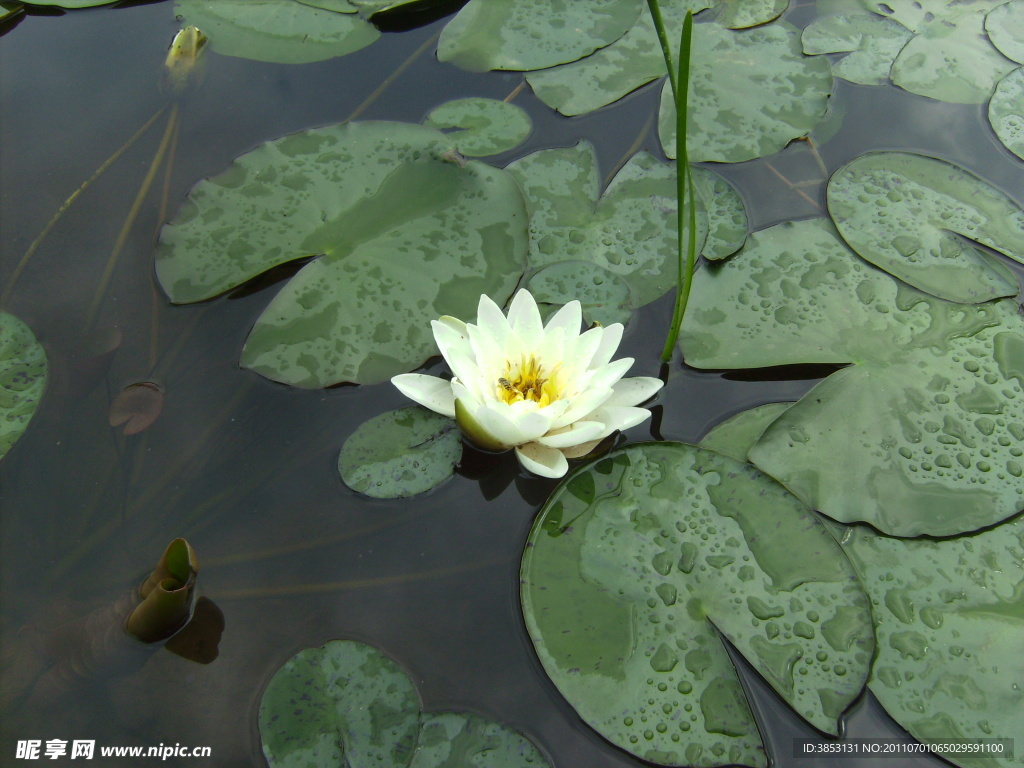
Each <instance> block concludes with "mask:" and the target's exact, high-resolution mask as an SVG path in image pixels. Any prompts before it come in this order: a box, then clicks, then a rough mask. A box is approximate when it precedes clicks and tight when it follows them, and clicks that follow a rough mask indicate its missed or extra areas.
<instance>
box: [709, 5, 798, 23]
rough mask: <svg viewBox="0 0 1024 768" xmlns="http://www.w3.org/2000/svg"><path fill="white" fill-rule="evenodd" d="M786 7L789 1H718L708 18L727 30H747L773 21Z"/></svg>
mask: <svg viewBox="0 0 1024 768" xmlns="http://www.w3.org/2000/svg"><path fill="white" fill-rule="evenodd" d="M788 7H789V0H719V2H718V4H717V5H713V6H712V7H711V11H710V12H709V18H710V19H713V20H714V21H716V22H718V23H719V24H721V25H722V26H723V27H728V28H729V29H749V28H750V27H756V26H758V25H759V24H767V23H768V22H769V21H774V20H775V19H777V18H779V16H781V15H782V14H783V13H785V11H786V8H788Z"/></svg>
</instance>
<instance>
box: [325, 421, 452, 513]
mask: <svg viewBox="0 0 1024 768" xmlns="http://www.w3.org/2000/svg"><path fill="white" fill-rule="evenodd" d="M461 456H462V438H461V437H460V436H459V430H458V428H457V427H456V426H455V421H454V420H453V419H449V418H448V417H447V416H442V415H440V414H438V413H433V412H432V411H428V410H427V409H426V408H419V407H417V406H411V407H409V408H399V409H398V410H397V411H389V412H388V413H382V414H381V415H380V416H376V417H374V418H372V419H370V420H369V421H367V422H365V423H364V424H363V425H362V426H360V427H359V429H357V430H356V431H355V432H354V433H353V434H352V436H351V437H349V439H348V440H346V441H345V444H344V445H343V446H342V448H341V455H340V456H339V457H338V472H339V473H340V474H341V479H342V480H344V481H345V485H347V486H348V487H349V488H351V489H352V490H353V491H357V492H359V493H365V494H366V495H367V496H373V497H374V498H377V499H401V498H405V497H407V496H415V495H416V494H418V493H424V492H426V491H429V490H430V489H431V488H434V487H435V486H437V485H440V484H441V483H443V482H444V481H445V480H447V479H448V478H449V477H451V476H452V474H453V473H454V472H455V465H456V464H457V463H458V461H459V459H460V458H461Z"/></svg>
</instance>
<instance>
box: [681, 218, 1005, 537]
mask: <svg viewBox="0 0 1024 768" xmlns="http://www.w3.org/2000/svg"><path fill="white" fill-rule="evenodd" d="M692 295H693V297H694V299H693V304H692V305H691V307H690V309H689V310H688V311H687V315H686V318H685V320H684V323H683V331H682V334H681V339H682V347H683V350H684V354H685V358H686V361H687V363H688V364H690V365H693V366H696V367H700V368H747V367H761V366H771V365H786V364H791V363H801V362H804V363H806V362H811V363H850V362H853V363H855V365H853V366H850V367H849V368H846V369H843V370H841V371H839V372H837V373H835V374H833V375H832V376H830V377H828V378H827V379H825V380H824V381H823V382H821V383H820V384H818V385H817V386H816V387H815V388H814V389H812V390H811V391H810V392H809V393H807V395H805V396H804V397H803V398H802V399H801V400H800V402H798V403H797V404H796V405H794V406H792V407H791V408H790V409H789V410H788V411H786V413H784V414H783V415H782V416H781V417H779V418H778V419H777V420H776V421H774V422H773V423H772V425H771V426H770V427H769V428H768V429H767V430H766V431H765V433H764V434H763V435H762V436H761V437H760V439H759V440H758V442H757V444H756V445H755V446H754V447H753V448H752V449H751V450H750V453H749V459H750V461H752V462H753V463H754V464H755V465H756V466H758V467H760V468H761V469H762V470H764V471H765V472H767V473H768V474H770V475H771V476H772V477H775V478H776V479H777V480H779V481H780V482H782V483H783V484H784V485H785V486H786V487H787V488H789V489H790V490H791V491H792V492H793V493H795V494H796V495H797V496H798V497H800V498H801V499H803V500H804V501H805V502H806V503H807V504H808V505H809V506H811V507H813V508H815V509H818V510H819V511H821V512H823V513H824V514H826V515H828V516H830V517H832V518H834V519H836V520H839V521H842V522H853V521H865V522H869V523H871V524H872V525H874V526H875V527H876V528H878V529H880V530H882V531H884V532H886V533H890V534H893V535H897V536H920V535H924V534H928V535H933V536H950V535H955V534H958V533H963V532H965V531H971V530H974V529H976V528H981V527H985V526H988V525H992V524H994V523H997V522H999V521H1000V520H1004V519H1006V518H1007V517H1010V516H1011V515H1013V514H1015V513H1016V512H1017V511H1018V510H1020V509H1021V508H1022V507H1024V479H1022V474H1024V465H1022V458H1021V457H1022V451H1024V418H1022V416H1021V414H1022V413H1024V410H1022V407H1021V403H1024V316H1022V315H1021V314H1020V312H1019V308H1018V306H1017V304H1016V302H1014V301H1012V300H1002V301H998V302H991V303H987V304H981V305H966V304H952V303H949V302H946V301H943V300H942V299H938V298H935V297H933V296H928V295H926V294H922V293H919V292H917V291H915V290H913V289H910V288H907V287H906V286H905V285H903V284H901V283H899V282H897V281H896V280H894V279H893V278H891V277H890V276H888V275H887V274H886V273H884V272H882V271H881V270H878V269H875V268H873V267H871V266H870V265H868V264H867V263H865V262H863V261H861V260H860V259H858V258H857V257H856V255H855V254H853V253H852V252H851V251H850V250H849V248H847V247H846V246H845V244H843V243H842V242H841V241H840V240H839V237H838V235H837V234H836V233H835V232H834V230H833V229H832V227H831V225H830V224H829V223H828V222H827V221H825V220H821V219H814V220H809V221H803V222H796V223H790V224H781V225H778V226H776V227H771V228H770V229H767V230H764V231H763V232H758V233H755V234H754V235H752V236H751V238H750V240H749V241H748V244H747V246H745V247H744V249H743V250H742V251H741V252H740V253H739V254H737V255H736V256H734V257H733V258H732V259H730V260H728V261H727V262H725V263H724V264H723V265H722V266H721V267H718V268H716V269H714V270H712V269H701V270H699V271H698V272H697V274H696V276H695V279H694V286H693V294H692Z"/></svg>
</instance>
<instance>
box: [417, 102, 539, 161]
mask: <svg viewBox="0 0 1024 768" xmlns="http://www.w3.org/2000/svg"><path fill="white" fill-rule="evenodd" d="M423 124H424V125H426V126H428V127H430V128H438V129H442V130H444V129H449V128H456V129H458V130H455V131H446V132H447V133H448V137H449V138H450V139H451V140H452V141H453V142H455V146H456V147H457V148H458V150H459V152H460V153H462V154H463V155H466V156H467V157H485V156H486V155H496V154H498V153H499V152H505V151H507V150H509V149H513V148H514V147H517V146H519V145H520V144H521V143H522V142H523V141H524V140H525V139H526V137H527V136H529V135H530V131H531V129H532V123H531V122H530V116H529V115H528V114H526V112H524V111H523V110H522V109H520V108H519V107H517V106H516V105H515V104H508V103H506V102H504V101H498V100H497V99H456V100H455V101H449V102H446V103H445V104H442V105H441V106H439V107H437V108H436V109H433V110H431V112H430V114H429V115H427V118H426V119H425V120H424V121H423Z"/></svg>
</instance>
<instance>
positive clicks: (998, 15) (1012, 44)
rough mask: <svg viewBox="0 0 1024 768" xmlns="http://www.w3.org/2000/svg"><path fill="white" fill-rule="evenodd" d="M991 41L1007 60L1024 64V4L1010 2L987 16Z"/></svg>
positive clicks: (1011, 0)
mask: <svg viewBox="0 0 1024 768" xmlns="http://www.w3.org/2000/svg"><path fill="white" fill-rule="evenodd" d="M985 32H986V33H988V37H989V40H991V41H992V45H994V46H995V47H996V48H997V49H998V50H999V52H1000V53H1001V54H1003V55H1004V56H1005V57H1006V58H1008V59H1012V60H1013V61H1016V62H1017V63H1018V64H1024V2H1022V0H1010V2H1008V3H1003V4H1002V5H1000V6H997V7H996V8H993V9H992V10H991V11H989V12H988V13H987V14H986V16H985Z"/></svg>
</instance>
